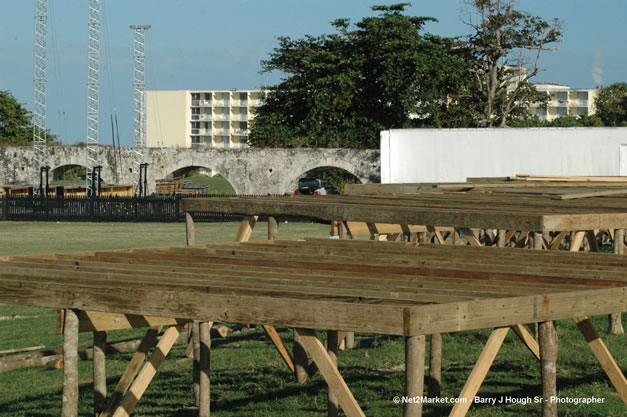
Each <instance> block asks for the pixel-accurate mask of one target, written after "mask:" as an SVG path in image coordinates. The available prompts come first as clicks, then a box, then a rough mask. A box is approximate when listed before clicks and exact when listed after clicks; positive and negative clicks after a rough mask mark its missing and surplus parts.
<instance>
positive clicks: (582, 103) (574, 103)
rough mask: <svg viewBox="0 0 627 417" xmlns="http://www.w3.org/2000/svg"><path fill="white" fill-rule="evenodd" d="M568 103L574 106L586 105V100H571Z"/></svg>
mask: <svg viewBox="0 0 627 417" xmlns="http://www.w3.org/2000/svg"><path fill="white" fill-rule="evenodd" d="M570 105H571V106H574V107H588V100H582V99H578V100H571V101H570Z"/></svg>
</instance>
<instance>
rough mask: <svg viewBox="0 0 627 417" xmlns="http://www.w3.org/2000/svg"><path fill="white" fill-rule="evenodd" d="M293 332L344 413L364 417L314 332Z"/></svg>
mask: <svg viewBox="0 0 627 417" xmlns="http://www.w3.org/2000/svg"><path fill="white" fill-rule="evenodd" d="M294 331H295V332H297V333H298V335H299V337H300V343H301V344H302V346H303V347H304V348H305V350H306V351H307V352H308V353H309V355H311V357H312V358H313V360H314V362H315V363H316V365H317V367H318V369H319V370H320V373H321V374H322V376H323V377H324V380H325V381H326V382H327V384H328V385H329V390H330V391H332V392H333V394H334V395H335V398H337V401H338V402H339V404H340V406H341V407H342V409H343V410H344V413H345V414H346V415H347V416H348V417H365V414H364V413H363V411H361V408H360V407H359V404H357V401H356V400H355V397H353V394H352V393H351V391H350V389H349V388H348V386H347V385H346V382H345V381H344V378H342V375H341V374H340V371H338V369H337V366H336V365H335V363H334V361H333V360H332V359H331V357H330V356H329V354H328V353H327V350H326V349H325V348H324V345H323V344H322V342H320V340H319V339H318V338H317V337H316V334H315V333H314V331H313V330H309V329H294Z"/></svg>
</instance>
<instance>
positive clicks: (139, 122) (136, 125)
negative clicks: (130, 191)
mask: <svg viewBox="0 0 627 417" xmlns="http://www.w3.org/2000/svg"><path fill="white" fill-rule="evenodd" d="M130 28H131V29H132V30H133V153H134V155H135V164H134V166H135V169H136V172H138V173H139V177H137V180H138V182H137V187H136V189H137V194H138V195H140V196H141V195H145V194H146V191H147V190H146V189H145V188H146V187H145V183H146V178H145V175H146V167H147V164H145V163H144V149H145V148H146V98H145V97H146V96H145V94H144V93H145V90H146V32H148V29H150V28H151V26H150V25H132V26H130ZM142 175H143V176H144V178H143V180H142Z"/></svg>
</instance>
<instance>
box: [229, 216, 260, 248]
mask: <svg viewBox="0 0 627 417" xmlns="http://www.w3.org/2000/svg"><path fill="white" fill-rule="evenodd" d="M258 218H259V216H246V217H244V219H243V220H242V221H241V223H240V224H239V229H238V230H237V234H236V235H235V239H234V240H233V241H234V242H248V240H249V239H250V236H251V235H252V234H253V229H254V228H255V224H257V219H258Z"/></svg>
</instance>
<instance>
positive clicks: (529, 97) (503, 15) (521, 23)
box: [463, 0, 562, 127]
mask: <svg viewBox="0 0 627 417" xmlns="http://www.w3.org/2000/svg"><path fill="white" fill-rule="evenodd" d="M466 3H467V4H468V5H469V6H470V10H469V16H468V18H467V20H466V23H467V25H469V26H470V27H472V28H473V31H474V33H472V34H471V35H470V36H469V37H468V38H467V40H466V42H464V44H463V49H464V50H465V51H466V54H467V55H466V59H467V63H468V64H469V66H470V73H471V74H472V75H473V78H474V82H475V84H474V89H473V90H472V94H471V95H470V96H469V97H467V100H466V106H465V108H466V109H468V110H469V111H471V112H473V116H474V117H475V118H476V120H477V122H478V124H479V126H484V127H485V126H490V127H492V126H500V127H505V126H506V124H507V122H508V120H511V119H512V118H517V117H521V116H524V115H525V114H526V108H525V106H524V103H540V104H543V103H546V100H547V98H546V95H543V94H538V92H537V91H536V89H535V87H534V86H533V85H532V84H531V83H530V79H531V78H533V77H535V76H536V75H537V74H538V73H539V72H540V71H541V70H542V69H541V67H540V57H541V54H542V53H543V52H544V51H546V50H547V49H550V48H551V47H552V46H553V45H554V44H556V43H558V42H560V40H561V38H562V30H561V22H560V21H559V20H558V19H553V20H552V21H551V22H547V21H545V20H543V19H541V18H540V17H537V16H531V15H530V14H529V13H526V12H523V11H520V10H517V8H516V7H517V5H518V0H467V1H466Z"/></svg>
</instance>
